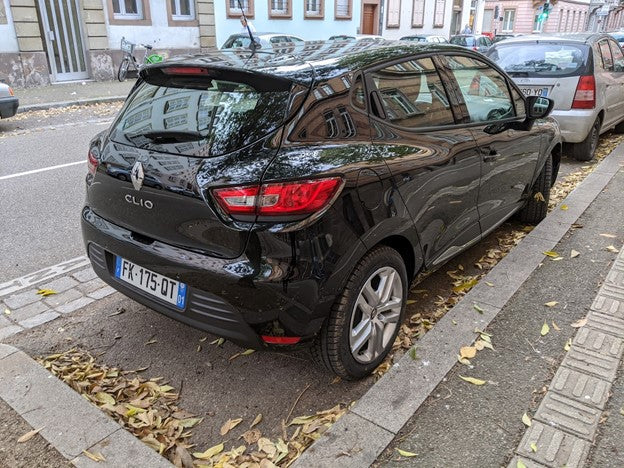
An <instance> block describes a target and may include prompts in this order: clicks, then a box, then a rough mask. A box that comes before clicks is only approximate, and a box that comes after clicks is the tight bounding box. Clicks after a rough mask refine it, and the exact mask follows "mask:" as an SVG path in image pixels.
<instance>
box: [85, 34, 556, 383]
mask: <svg viewBox="0 0 624 468" xmlns="http://www.w3.org/2000/svg"><path fill="white" fill-rule="evenodd" d="M329 45H330V47H328V48H327V49H326V53H324V54H322V53H319V54H317V55H316V56H315V57H314V58H313V59H311V58H310V52H309V50H308V51H306V50H305V48H304V47H299V51H298V52H297V51H295V52H294V53H292V54H274V53H267V52H264V51H262V50H260V51H254V52H251V51H250V52H249V56H248V57H245V56H244V55H243V54H244V51H243V52H241V50H237V51H236V54H233V53H232V52H229V51H214V52H210V53H207V54H206V55H203V56H199V55H197V56H192V57H182V58H180V59H177V60H170V61H168V62H165V63H163V64H157V65H151V66H148V67H146V68H144V69H142V70H141V72H140V79H139V81H138V83H137V85H136V86H135V87H134V88H133V90H132V91H131V93H130V95H129V96H128V98H127V100H126V103H125V105H124V107H123V109H122V110H121V113H120V114H119V115H118V116H117V117H116V119H115V121H114V122H113V124H112V125H111V127H110V129H109V130H107V131H105V132H102V133H100V134H99V135H97V136H96V137H95V139H94V140H93V141H92V142H91V145H90V147H89V151H88V174H87V177H86V204H85V206H84V208H83V210H82V230H83V237H84V241H85V246H86V250H87V252H88V255H89V258H90V260H91V263H92V265H93V268H94V270H95V272H96V273H97V274H98V276H100V277H101V278H102V279H103V280H104V281H106V282H107V283H109V284H110V285H111V286H113V287H114V288H116V289H118V290H119V291H121V292H123V293H124V294H126V295H127V296H129V297H131V298H134V299H135V300H137V301H138V302H141V303H143V304H145V305H147V306H148V307H151V308H153V309H155V310H157V311H159V312H161V313H163V314H165V315H167V316H169V317H171V318H174V319H176V320H179V321H181V322H184V323H186V324H188V325H191V326H193V327H196V328H200V329H202V330H205V331H208V332H211V333H215V334H217V335H220V336H223V337H226V338H228V339H229V340H231V341H233V342H235V343H238V344H240V345H242V346H245V347H248V348H256V349H263V348H264V349H267V348H275V347H277V348H279V349H284V348H288V347H293V346H294V345H300V344H301V345H303V344H308V345H310V346H311V347H312V350H313V355H314V356H315V358H316V359H317V360H318V361H319V362H321V363H322V364H324V365H325V366H326V367H327V368H328V369H330V370H331V371H333V372H335V373H336V374H338V375H339V376H341V377H343V378H346V379H355V378H361V377H364V376H366V375H368V374H369V373H370V372H372V371H373V370H374V369H375V368H376V367H377V366H378V365H379V363H380V362H382V361H383V359H384V358H385V356H386V355H387V353H388V352H389V351H390V349H391V348H392V345H393V343H394V341H395V338H396V336H397V333H398V331H399V329H400V327H401V324H402V323H403V319H404V316H405V307H406V300H407V293H408V290H409V287H410V283H411V281H412V279H413V278H414V277H415V276H416V275H417V274H419V273H420V272H423V271H426V270H429V269H435V268H437V267H438V266H440V265H442V264H444V263H445V262H446V261H448V260H449V259H450V258H452V257H453V256H455V255H457V254H458V253H460V252H461V251H463V250H465V249H466V248H468V247H469V246H471V245H473V244H474V243H476V242H478V241H479V240H481V239H482V238H484V237H485V236H487V235H488V234H489V233H490V232H492V231H493V230H494V229H495V228H496V227H497V226H499V225H500V224H501V223H503V222H504V221H505V220H506V219H508V218H509V216H511V215H513V214H514V213H517V214H518V216H519V217H520V219H522V220H523V221H524V222H528V223H538V222H539V221H541V220H542V219H543V218H544V217H545V216H546V213H547V207H548V198H549V193H550V187H551V184H552V183H553V182H554V181H555V178H556V176H557V170H558V167H559V161H560V146H561V142H560V137H559V131H558V128H557V124H556V122H555V121H554V120H553V119H550V118H545V117H547V115H548V113H549V112H550V110H551V108H552V101H550V100H549V99H547V98H541V97H538V96H530V97H524V96H522V94H521V92H520V89H519V88H518V87H517V85H515V84H514V83H513V82H512V80H511V79H510V78H509V77H508V76H507V75H505V74H504V73H503V72H501V71H500V70H499V69H498V68H496V67H495V66H494V65H493V64H492V62H490V61H489V60H488V59H487V58H486V57H484V56H482V55H481V54H478V53H475V52H472V51H469V50H463V49H460V48H457V47H450V46H445V45H436V44H406V43H404V42H402V43H398V42H379V41H374V42H370V43H368V44H357V46H356V47H351V48H349V47H348V45H347V46H346V47H335V46H334V44H329ZM111 166H112V167H113V168H111ZM126 171H129V174H130V180H122V179H120V178H119V174H120V173H122V172H123V173H124V174H127V173H128V172H126ZM148 177H151V178H152V179H153V180H155V181H158V183H159V185H160V188H159V189H156V188H154V187H152V186H146V184H145V181H146V180H147V178H148ZM538 192H539V193H541V194H542V195H543V197H542V198H541V199H538V197H536V196H535V194H537V193H538Z"/></svg>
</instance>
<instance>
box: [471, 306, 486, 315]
mask: <svg viewBox="0 0 624 468" xmlns="http://www.w3.org/2000/svg"><path fill="white" fill-rule="evenodd" d="M472 307H473V308H474V310H476V311H477V312H479V313H480V314H482V313H483V309H482V308H481V307H479V306H478V305H477V304H472Z"/></svg>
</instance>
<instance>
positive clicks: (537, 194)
mask: <svg viewBox="0 0 624 468" xmlns="http://www.w3.org/2000/svg"><path fill="white" fill-rule="evenodd" d="M533 198H534V199H535V201H536V202H545V201H546V199H545V198H544V195H542V192H535V195H533Z"/></svg>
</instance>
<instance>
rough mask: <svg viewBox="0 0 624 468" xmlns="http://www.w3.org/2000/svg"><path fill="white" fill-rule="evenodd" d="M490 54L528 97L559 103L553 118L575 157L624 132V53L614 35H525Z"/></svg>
mask: <svg viewBox="0 0 624 468" xmlns="http://www.w3.org/2000/svg"><path fill="white" fill-rule="evenodd" d="M487 55H488V57H489V58H490V59H492V60H493V61H494V62H496V63H497V64H498V65H499V66H500V67H501V68H502V69H503V70H505V71H506V72H507V73H508V74H509V75H510V76H511V77H512V78H513V80H514V81H515V82H516V83H517V84H518V86H519V87H520V89H521V90H522V92H523V93H524V94H525V95H527V96H544V97H548V98H551V99H553V100H554V101H555V107H554V110H553V112H552V114H551V116H552V117H554V118H555V119H557V121H558V122H559V126H560V128H561V136H562V137H563V141H564V142H567V143H571V144H572V156H573V157H574V158H575V159H577V160H579V161H589V160H590V159H592V158H593V157H594V152H595V151H596V146H597V145H598V137H599V136H600V134H601V133H604V132H606V131H608V130H611V129H613V128H615V130H616V131H617V132H624V53H623V52H622V49H621V48H620V46H619V45H618V43H617V41H616V40H615V39H613V37H611V36H610V35H608V34H602V33H582V34H573V35H570V34H566V35H562V36H557V35H548V36H547V35H531V36H522V37H517V38H511V39H507V40H505V41H503V42H500V43H498V44H494V46H492V48H491V49H490V50H489V51H488V53H487Z"/></svg>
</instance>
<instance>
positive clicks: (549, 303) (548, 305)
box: [544, 301, 559, 307]
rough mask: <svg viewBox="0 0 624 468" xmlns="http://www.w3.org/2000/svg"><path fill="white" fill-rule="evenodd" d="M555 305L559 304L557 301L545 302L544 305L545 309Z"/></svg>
mask: <svg viewBox="0 0 624 468" xmlns="http://www.w3.org/2000/svg"><path fill="white" fill-rule="evenodd" d="M557 304H559V303H558V302H557V301H550V302H546V303H545V304H544V305H545V306H546V307H555V306H556V305H557Z"/></svg>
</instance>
